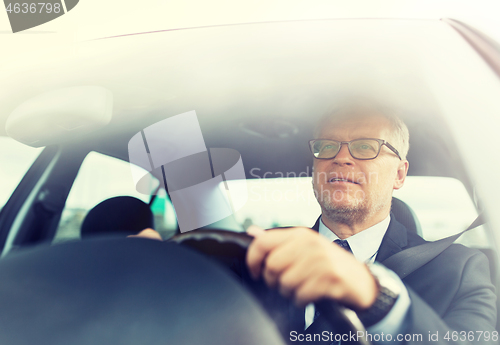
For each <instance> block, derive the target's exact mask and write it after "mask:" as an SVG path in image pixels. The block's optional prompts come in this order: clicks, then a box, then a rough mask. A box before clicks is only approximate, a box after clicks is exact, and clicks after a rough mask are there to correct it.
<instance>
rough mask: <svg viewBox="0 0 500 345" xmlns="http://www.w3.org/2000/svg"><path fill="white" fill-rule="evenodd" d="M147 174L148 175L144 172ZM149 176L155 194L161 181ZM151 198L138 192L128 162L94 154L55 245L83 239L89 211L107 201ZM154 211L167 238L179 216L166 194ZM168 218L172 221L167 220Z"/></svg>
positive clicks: (76, 186) (83, 169)
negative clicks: (117, 197)
mask: <svg viewBox="0 0 500 345" xmlns="http://www.w3.org/2000/svg"><path fill="white" fill-rule="evenodd" d="M133 169H140V170H142V169H141V168H139V167H136V166H133ZM144 174H147V172H146V171H144ZM149 176H150V180H149V181H148V182H149V185H150V192H151V194H152V193H154V192H155V191H156V189H157V188H158V186H159V181H158V180H157V179H156V178H155V177H153V176H152V175H149ZM151 194H150V195H145V194H141V193H139V192H137V190H136V189H135V185H134V182H133V180H132V173H131V166H130V164H129V163H128V162H126V161H123V160H121V159H118V158H114V157H110V156H107V155H103V154H100V153H97V152H91V153H89V154H88V156H87V157H86V158H85V160H84V161H83V163H82V166H81V168H80V171H79V172H78V175H77V177H76V179H75V182H74V183H73V187H72V188H71V191H70V193H69V195H68V199H67V200H66V205H65V208H64V210H63V213H62V216H61V221H60V222H59V227H58V229H57V233H56V236H55V238H54V242H61V241H67V240H73V239H79V238H80V227H81V224H82V222H83V220H84V219H85V216H86V215H87V213H88V211H90V210H91V209H92V208H93V207H94V206H96V205H97V204H99V203H100V202H102V201H104V200H106V199H109V198H112V197H115V196H132V197H136V198H138V199H140V200H142V201H144V202H145V203H149V202H150V200H151ZM152 210H153V212H154V215H155V224H156V228H157V230H159V231H160V232H161V233H162V235H163V236H164V237H166V236H168V235H169V234H170V233H171V232H173V231H175V229H176V220H175V213H174V212H173V208H172V207H171V204H170V202H169V200H168V198H167V197H166V196H165V193H164V192H163V193H161V192H160V193H158V195H157V196H156V198H155V200H154V202H153V205H152ZM167 216H168V218H169V220H168V221H167V220H165V219H166V217H167ZM172 218H173V220H172Z"/></svg>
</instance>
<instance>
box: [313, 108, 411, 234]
mask: <svg viewBox="0 0 500 345" xmlns="http://www.w3.org/2000/svg"><path fill="white" fill-rule="evenodd" d="M356 115H357V114H356ZM319 138H320V139H333V140H338V141H351V140H353V139H361V138H375V139H384V140H386V141H388V142H389V143H390V144H392V145H393V146H395V147H396V149H399V150H401V148H399V147H397V145H396V142H395V139H394V137H393V134H392V132H391V126H390V123H389V121H388V120H387V119H386V118H384V117H382V116H380V115H373V116H355V117H353V118H352V119H347V120H343V121H341V122H337V123H328V122H326V123H325V125H324V126H323V128H322V129H321V131H320V133H319V135H318V139H319ZM313 168H314V173H313V188H314V192H315V194H316V198H317V199H318V202H319V204H320V205H321V208H322V211H323V215H324V216H326V217H328V218H330V219H331V220H332V221H336V222H339V223H343V224H348V225H352V224H354V223H359V222H362V221H364V220H366V219H368V217H372V216H377V215H386V214H388V213H389V210H390V203H391V197H392V191H393V189H399V188H400V187H402V185H403V183H404V179H405V177H406V172H407V169H408V162H407V161H401V160H400V159H399V158H398V157H397V155H396V154H395V153H393V152H392V151H391V150H390V149H389V148H387V146H385V145H383V146H382V148H381V150H380V154H379V155H378V157H377V158H375V159H371V160H359V159H355V158H353V157H352V156H351V154H350V153H349V150H348V148H347V144H344V145H342V147H341V149H340V152H339V153H338V154H337V156H336V157H335V158H333V159H325V160H321V159H314V163H313Z"/></svg>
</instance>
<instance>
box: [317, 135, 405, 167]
mask: <svg viewBox="0 0 500 345" xmlns="http://www.w3.org/2000/svg"><path fill="white" fill-rule="evenodd" d="M320 140H327V141H333V142H335V143H340V145H339V150H338V151H337V153H336V154H335V155H334V156H333V157H329V158H318V157H316V156H315V155H314V143H315V142H317V141H320ZM358 140H375V141H377V142H378V144H379V145H378V152H377V155H376V156H375V157H373V158H356V157H354V155H353V154H352V152H351V143H352V142H353V141H358ZM344 144H347V149H348V150H349V154H350V155H351V157H352V158H354V159H359V160H363V161H367V160H370V159H375V158H377V157H378V155H379V154H380V150H381V149H382V146H383V145H385V146H387V147H388V148H389V150H391V151H392V152H394V153H395V154H396V155H397V156H398V158H399V160H403V159H402V158H401V155H400V154H399V152H398V150H396V148H395V147H394V146H392V145H391V144H389V143H388V142H387V141H385V140H383V139H376V138H359V139H354V140H351V141H338V140H333V139H312V140H309V149H310V150H311V153H312V155H313V157H314V158H315V159H333V158H335V157H337V155H338V154H339V152H340V150H342V145H344Z"/></svg>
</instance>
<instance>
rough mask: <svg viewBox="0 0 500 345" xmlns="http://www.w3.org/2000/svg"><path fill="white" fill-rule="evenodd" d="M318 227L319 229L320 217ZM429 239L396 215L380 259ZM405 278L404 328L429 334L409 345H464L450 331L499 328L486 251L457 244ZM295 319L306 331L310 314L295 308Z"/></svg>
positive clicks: (295, 325)
mask: <svg viewBox="0 0 500 345" xmlns="http://www.w3.org/2000/svg"><path fill="white" fill-rule="evenodd" d="M313 229H314V230H316V231H318V229H319V219H318V221H317V222H316V224H315V226H314V227H313ZM425 242H426V241H425V240H423V239H422V238H421V237H420V236H418V235H417V234H414V233H411V232H409V231H407V230H406V228H405V227H404V226H403V225H402V224H401V223H399V222H398V221H396V220H395V217H394V216H392V217H391V222H390V224H389V228H388V229H387V232H386V234H385V236H384V238H383V240H382V243H381V245H380V249H379V252H378V255H377V257H376V261H377V262H383V261H384V260H385V259H387V258H389V257H390V256H391V255H394V254H396V253H398V252H400V251H402V250H404V249H407V248H410V247H414V246H417V245H420V244H423V243H425ZM403 283H404V284H405V286H406V287H407V289H408V293H409V295H410V299H411V306H410V309H409V311H408V314H407V320H406V325H407V327H406V329H405V331H404V333H405V334H422V336H423V338H422V340H423V341H422V340H420V341H417V339H416V338H415V341H409V342H407V343H408V344H422V343H424V344H425V343H429V344H453V343H457V344H460V343H462V342H460V338H461V336H460V334H458V338H459V339H458V340H459V341H457V342H454V341H453V339H450V340H445V339H443V337H444V336H445V335H446V333H447V332H450V333H449V336H450V338H451V336H452V333H451V332H452V331H454V330H456V331H459V332H460V331H466V332H469V331H473V332H475V333H474V337H475V339H478V337H479V334H480V333H478V332H477V331H482V332H485V331H489V332H490V333H491V332H493V331H495V325H496V317H497V312H496V296H495V288H494V286H493V285H492V283H491V279H490V272H489V263H488V259H487V258H486V256H485V255H484V254H483V253H481V252H480V251H477V250H474V249H470V248H467V247H464V246H462V245H459V244H453V245H451V246H450V247H449V248H448V249H446V250H445V251H444V252H443V253H441V254H440V255H438V256H437V257H436V258H434V259H433V260H432V261H430V262H429V263H427V264H426V265H424V266H422V267H420V268H419V269H417V270H415V271H414V272H413V273H411V274H410V275H408V276H407V277H405V278H404V279H403ZM291 322H292V329H295V330H297V331H302V330H303V329H304V313H303V312H302V315H300V312H299V313H295V315H294V316H293V317H292V320H291ZM429 332H430V334H436V332H438V335H439V341H438V342H434V341H429ZM476 332H477V333H476ZM482 339H484V335H483V338H482ZM465 343H467V342H465ZM490 343H491V342H490Z"/></svg>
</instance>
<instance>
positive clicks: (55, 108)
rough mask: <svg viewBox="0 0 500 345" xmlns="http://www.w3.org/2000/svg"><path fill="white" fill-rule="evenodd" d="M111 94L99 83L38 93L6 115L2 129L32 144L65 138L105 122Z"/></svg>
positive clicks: (109, 108)
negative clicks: (98, 84) (97, 84)
mask: <svg viewBox="0 0 500 345" xmlns="http://www.w3.org/2000/svg"><path fill="white" fill-rule="evenodd" d="M112 112H113V94H112V93H111V91H109V90H107V89H106V88H104V87H100V86H76V87H68V88H62V89H57V90H53V91H49V92H45V93H42V94H40V95H38V96H35V97H33V98H30V99H28V100H27V101H25V102H24V103H22V104H21V105H19V106H18V107H17V108H16V109H14V111H13V112H12V113H11V114H10V115H9V117H8V119H7V122H6V125H5V131H6V132H7V134H8V135H9V136H10V137H12V138H13V139H15V140H17V141H19V142H21V143H23V144H26V145H29V146H33V147H41V146H47V145H51V144H57V143H61V142H64V141H69V140H70V139H73V138H75V137H78V136H80V135H82V134H85V133H89V132H92V131H94V130H96V129H98V128H100V127H103V126H105V125H107V124H108V123H109V122H110V121H111V116H112Z"/></svg>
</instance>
